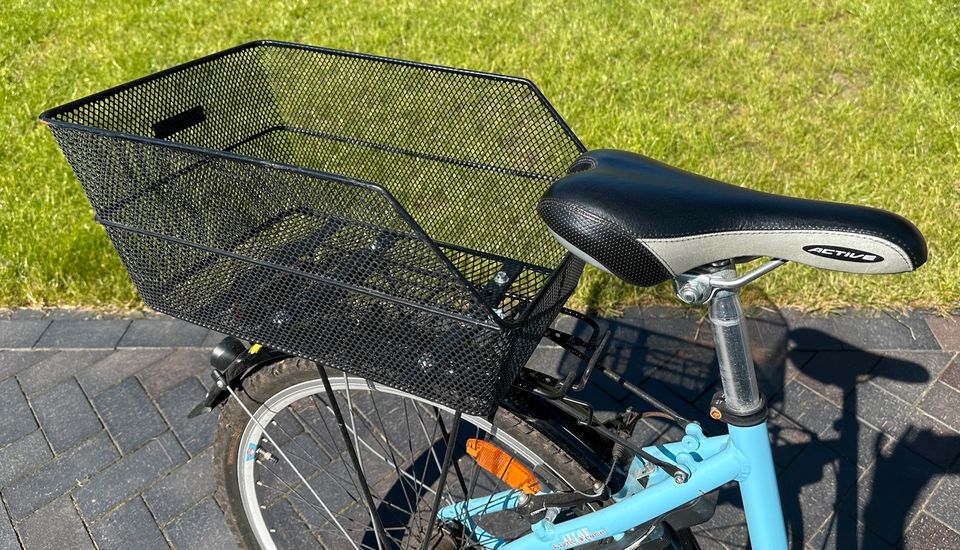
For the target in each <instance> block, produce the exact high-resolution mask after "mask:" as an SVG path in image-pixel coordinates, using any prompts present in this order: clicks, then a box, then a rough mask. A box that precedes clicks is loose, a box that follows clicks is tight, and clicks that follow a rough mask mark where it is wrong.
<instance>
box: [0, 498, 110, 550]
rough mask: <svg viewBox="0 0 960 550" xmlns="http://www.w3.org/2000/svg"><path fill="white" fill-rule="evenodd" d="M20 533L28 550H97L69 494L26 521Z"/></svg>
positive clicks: (20, 527) (19, 527)
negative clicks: (83, 549)
mask: <svg viewBox="0 0 960 550" xmlns="http://www.w3.org/2000/svg"><path fill="white" fill-rule="evenodd" d="M17 530H18V531H19V532H20V537H21V538H22V540H23V547H24V549H25V550H63V549H65V548H70V549H71V550H73V549H78V550H79V549H80V548H94V546H93V542H92V541H91V540H90V536H89V535H88V534H87V531H86V529H85V528H84V526H83V522H82V521H81V520H80V516H78V515H77V510H76V508H74V506H73V501H72V500H71V499H70V496H69V495H64V496H62V497H60V498H58V499H57V500H55V501H53V502H51V503H50V504H48V505H46V506H44V507H43V508H41V509H40V510H38V511H37V512H36V513H34V514H33V515H31V516H30V517H28V518H26V519H25V520H23V522H22V523H20V524H19V525H18V526H17Z"/></svg>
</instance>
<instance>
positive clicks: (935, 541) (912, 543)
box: [901, 513, 960, 550]
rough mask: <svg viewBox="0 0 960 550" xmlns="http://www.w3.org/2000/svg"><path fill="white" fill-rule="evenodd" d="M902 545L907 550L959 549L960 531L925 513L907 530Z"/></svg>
mask: <svg viewBox="0 0 960 550" xmlns="http://www.w3.org/2000/svg"><path fill="white" fill-rule="evenodd" d="M901 546H902V548H904V549H905V550H957V548H960V533H958V532H957V531H955V530H953V529H950V528H949V527H947V526H946V525H944V524H943V523H940V522H939V521H937V520H936V519H935V518H933V517H931V516H930V515H928V514H926V513H923V514H920V517H918V518H917V520H916V521H914V522H913V525H911V526H910V528H909V529H908V530H907V533H906V536H904V539H903V543H902V545H901Z"/></svg>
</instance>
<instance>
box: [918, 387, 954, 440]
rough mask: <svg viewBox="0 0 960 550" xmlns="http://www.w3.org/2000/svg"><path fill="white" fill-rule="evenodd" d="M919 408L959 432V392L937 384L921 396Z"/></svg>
mask: <svg viewBox="0 0 960 550" xmlns="http://www.w3.org/2000/svg"><path fill="white" fill-rule="evenodd" d="M920 408H921V409H923V411H924V412H926V413H927V414H929V415H930V416H932V417H934V418H936V419H938V420H941V421H942V422H943V423H944V424H946V425H947V426H950V427H951V428H953V429H954V430H957V431H960V390H956V389H954V388H951V387H950V386H948V385H946V384H944V383H943V382H937V383H936V384H934V385H933V387H931V388H930V391H928V392H927V394H926V395H925V396H923V399H922V400H921V401H920Z"/></svg>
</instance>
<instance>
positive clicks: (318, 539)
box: [41, 41, 926, 549]
mask: <svg viewBox="0 0 960 550" xmlns="http://www.w3.org/2000/svg"><path fill="white" fill-rule="evenodd" d="M41 120H42V121H43V122H45V123H46V124H47V125H48V126H50V128H51V129H52V131H53V133H54V135H55V137H56V139H57V141H58V143H59V145H60V146H61V148H62V149H63V151H64V154H65V155H66V157H67V159H68V160H69V162H70V164H71V166H72V168H73V170H74V172H75V173H76V175H77V177H78V179H79V180H80V182H81V183H82V185H83V187H84V190H85V192H86V193H87V196H88V198H89V199H90V202H91V204H92V205H93V207H94V209H95V211H96V214H97V220H98V221H99V222H100V223H101V224H102V225H103V226H104V227H105V229H106V231H107V233H108V234H109V236H110V238H111V241H112V242H113V244H114V246H115V247H116V248H117V251H118V253H119V255H120V257H121V259H122V260H123V262H124V265H125V266H126V268H127V270H128V272H129V274H130V276H131V279H132V280H133V282H134V283H135V284H136V286H137V288H138V290H139V292H140V294H141V296H142V297H143V299H144V301H145V302H146V303H147V304H148V305H150V306H151V307H153V308H154V309H156V310H158V311H161V312H165V313H168V314H170V315H173V316H175V317H179V318H181V319H185V320H187V321H190V322H193V323H196V324H199V325H202V326H206V327H208V328H212V329H216V330H220V331H222V332H224V333H227V334H229V335H231V336H229V337H227V338H225V339H224V340H223V341H222V342H221V343H220V344H219V345H218V346H217V347H216V348H215V349H214V351H213V353H212V354H211V365H212V367H213V368H212V371H211V373H212V376H213V378H214V382H215V383H214V385H213V386H212V387H211V390H210V392H209V393H208V394H207V396H206V398H205V400H204V402H203V403H201V404H199V405H198V406H197V408H196V409H195V410H194V412H193V413H192V414H203V413H204V412H208V411H212V410H215V409H217V408H219V409H220V424H219V428H218V433H217V439H216V442H215V451H216V452H215V455H216V464H215V471H216V480H217V486H218V493H219V496H220V501H221V504H222V505H223V506H224V512H225V514H226V517H227V519H228V523H229V524H230V526H231V528H232V529H233V531H234V534H235V535H236V536H237V539H238V542H240V543H241V544H242V545H244V546H246V547H257V546H260V547H263V548H275V547H278V546H279V547H311V546H322V547H330V548H374V549H381V548H395V547H410V548H417V547H419V548H490V549H493V548H504V549H523V548H554V549H557V548H574V547H577V548H605V549H626V548H645V549H646V548H698V547H699V546H698V544H697V542H696V539H695V537H694V536H693V534H692V532H691V527H693V526H695V525H697V524H700V523H703V522H705V521H707V520H709V518H710V517H711V516H712V514H713V509H714V506H715V504H716V490H717V489H718V488H719V487H720V486H722V485H724V484H726V483H728V482H732V481H735V482H737V484H738V486H739V489H740V493H741V495H742V497H743V504H744V512H745V516H746V522H747V527H748V531H749V536H750V539H751V543H752V545H753V546H754V547H756V548H765V549H766V548H770V549H776V548H785V547H786V533H785V528H784V522H783V516H782V512H781V507H780V499H779V495H778V490H777V483H776V478H775V474H774V467H773V462H772V458H771V449H770V443H769V441H768V435H767V427H766V416H767V408H766V405H765V402H764V399H763V397H762V395H761V394H760V392H759V390H758V387H757V379H756V373H755V369H754V366H753V362H752V359H751V353H750V348H749V343H748V340H747V337H746V334H745V329H744V316H743V311H742V308H741V306H740V302H739V299H738V294H737V291H738V289H740V288H741V287H743V286H744V285H746V284H748V283H750V282H752V281H754V280H756V279H757V278H759V277H761V276H763V275H765V274H767V273H769V272H770V271H772V270H774V269H776V268H778V267H780V266H782V265H784V264H785V263H787V262H796V263H802V264H806V265H810V266H814V267H818V268H824V269H831V270H837V271H845V272H850V273H898V272H905V271H911V270H914V269H916V268H918V267H920V265H922V264H923V263H924V262H925V260H926V245H925V243H924V240H923V237H922V236H921V234H920V233H919V231H918V230H917V229H916V228H915V227H914V226H913V225H912V224H910V222H908V221H907V220H905V219H903V218H900V217H899V216H896V215H894V214H891V213H888V212H884V211H880V210H874V209H870V208H866V207H860V206H852V205H844V204H837V203H825V202H817V201H811V200H804V199H796V198H789V197H784V196H775V195H769V194H764V193H760V192H756V191H751V190H748V189H744V188H740V187H735V186H732V185H728V184H725V183H721V182H718V181H715V180H711V179H708V178H705V177H702V176H697V175H694V174H691V173H688V172H683V171H681V170H678V169H675V168H671V167H669V166H667V165H664V164H661V163H658V162H656V161H653V160H651V159H648V158H646V157H642V156H639V155H635V154H631V153H626V152H620V151H611V150H598V151H588V150H587V149H586V148H585V147H584V146H583V145H582V144H581V143H580V141H579V140H578V139H577V138H576V136H575V135H574V134H573V132H572V131H571V130H570V128H569V127H568V126H567V125H566V123H565V122H563V120H562V119H561V118H560V116H559V115H558V114H557V113H556V111H555V110H554V109H553V107H552V106H551V105H550V104H549V102H547V100H546V98H544V97H543V95H542V94H541V93H540V91H539V90H538V89H537V88H536V87H535V86H534V85H533V84H532V83H530V82H529V81H526V80H523V79H518V78H513V77H505V76H500V75H492V74H486V73H478V72H472V71H464V70H459V69H451V68H446V67H438V66H434V65H426V64H422V63H414V62H408V61H400V60H394V59H388V58H382V57H375V56H369V55H363V54H355V53H348V52H340V51H336V50H329V49H324V48H316V47H310V46H302V45H296V44H288V43H281V42H270V41H261V42H254V43H250V44H244V45H241V46H237V47H235V48H231V49H229V50H225V51H223V52H219V53H216V54H213V55H210V56H207V57H205V58H201V59H198V60H195V61H191V62H188V63H186V64H183V65H180V66H177V67H173V68H171V69H167V70H165V71H161V72H160V73H157V74H154V75H150V76H147V77H144V78H141V79H139V80H136V81H133V82H130V83H127V84H123V85H121V86H118V87H116V88H112V89H110V90H106V91H104V92H100V93H98V94H94V95H93V96H90V97H87V98H84V99H80V100H77V101H74V102H71V103H68V104H66V105H64V106H61V107H57V108H55V109H51V110H49V111H46V112H45V113H43V114H42V115H41ZM535 211H536V212H537V213H539V217H538V216H536V215H534V212H535ZM541 219H542V222H541V221H540V220H541ZM558 243H559V244H558ZM760 258H768V259H767V260H766V261H763V262H762V263H759V264H756V263H755V262H756V261H757V260H759V259H760ZM585 263H590V264H593V265H594V266H596V267H597V268H599V269H601V270H603V271H606V272H608V273H611V274H612V275H614V276H616V277H619V278H621V279H623V280H624V281H626V282H628V283H631V284H635V285H639V286H652V285H655V284H660V283H664V282H667V281H671V280H672V282H673V285H674V290H675V292H676V295H677V297H678V298H679V299H680V300H681V301H682V302H684V303H686V304H690V305H708V308H709V314H708V319H709V321H710V324H711V325H712V327H713V333H714V338H715V347H716V350H717V354H718V361H719V366H720V376H721V382H722V391H721V392H719V393H717V394H716V395H715V396H714V398H713V399H712V401H711V404H710V416H711V417H712V418H714V419H715V420H718V421H720V422H722V423H724V424H726V426H727V433H726V434H722V435H714V436H709V437H708V436H707V435H705V434H704V432H703V430H702V428H701V427H700V425H699V424H697V423H696V422H690V421H689V420H687V419H685V418H683V417H682V416H681V415H679V414H678V413H676V412H675V411H673V410H672V409H670V408H669V407H667V406H666V405H664V404H663V403H660V402H659V401H657V400H656V399H654V398H653V397H652V396H650V395H648V394H647V393H646V392H644V391H643V390H642V389H641V388H639V387H636V386H634V385H632V384H630V383H629V382H627V381H626V380H623V379H622V378H620V377H619V376H618V375H617V374H615V373H614V372H612V371H610V370H609V369H607V368H606V367H605V366H604V365H603V360H602V357H603V354H604V350H605V348H606V346H607V343H608V342H609V333H608V332H604V331H603V330H601V329H600V327H599V325H598V324H597V323H596V322H595V321H594V320H592V319H590V318H588V317H587V316H585V315H582V314H580V313H577V312H575V311H572V310H568V309H565V308H564V303H565V301H566V299H567V298H568V297H569V296H570V294H571V293H572V292H573V290H574V288H575V287H576V284H577V281H578V280H579V278H580V274H581V271H582V269H583V266H584V264H585ZM748 264H749V265H748ZM745 265H746V266H747V267H741V271H743V272H742V273H738V266H745ZM561 314H564V315H567V316H571V317H573V318H574V319H576V320H578V321H579V322H580V323H581V324H583V325H585V326H586V327H588V328H589V332H590V334H586V333H585V332H584V333H577V332H576V331H571V332H570V333H566V332H562V331H560V330H558V329H556V328H553V327H552V324H553V323H554V321H555V320H556V319H557V317H558V316H559V315H561ZM544 336H545V337H547V338H549V339H550V340H552V341H553V342H555V343H556V344H558V345H559V346H561V347H563V348H565V349H566V350H567V351H569V352H570V353H572V354H573V355H574V356H576V357H577V358H579V359H582V361H583V365H582V367H581V368H580V369H579V370H577V371H574V372H570V373H569V374H567V375H566V376H565V377H563V379H559V378H556V377H553V376H548V375H546V374H542V373H538V372H536V371H533V370H530V369H527V368H525V367H524V365H525V363H526V361H527V359H528V358H529V357H530V355H531V354H532V353H533V351H534V349H535V348H536V346H537V344H538V342H539V340H540V339H541V337H544ZM244 340H245V341H246V342H245V341H244ZM596 376H605V377H608V378H610V379H612V380H613V381H614V382H616V383H617V384H619V385H621V386H622V387H624V388H626V390H628V391H630V392H632V393H634V394H636V395H637V396H638V397H640V398H641V399H643V400H645V401H646V402H647V403H649V404H650V406H651V410H647V411H635V410H632V409H627V410H624V411H620V413H619V414H617V415H616V416H615V417H614V418H613V419H610V420H606V421H603V422H601V421H600V420H598V419H597V417H596V416H595V415H594V414H593V409H592V408H591V406H590V404H589V403H587V402H586V401H584V400H582V399H580V398H578V392H579V391H582V390H583V389H584V388H585V387H587V385H588V384H590V383H591V380H592V379H593V377H596ZM650 416H654V417H659V418H661V419H666V420H669V421H670V422H674V423H676V424H677V425H679V426H680V427H681V428H682V429H683V432H684V435H683V436H682V437H681V438H680V440H679V441H674V442H669V443H661V444H656V445H652V446H640V445H637V444H635V443H634V442H633V441H631V439H630V436H631V434H632V432H633V430H634V428H635V426H636V424H637V422H638V421H639V420H640V419H641V418H644V417H650Z"/></svg>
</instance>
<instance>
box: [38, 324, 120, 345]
mask: <svg viewBox="0 0 960 550" xmlns="http://www.w3.org/2000/svg"><path fill="white" fill-rule="evenodd" d="M129 325H130V321H129V320H126V319H82V320H81V319H54V320H53V322H52V323H50V326H49V327H47V330H46V331H45V332H44V333H43V336H41V337H40V340H39V341H38V342H37V344H36V347H38V348H59V349H63V348H71V349H72V348H83V349H94V348H106V349H113V348H115V347H116V346H117V343H118V342H119V341H120V338H121V337H122V336H123V334H124V332H126V331H127V327H128V326H129Z"/></svg>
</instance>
